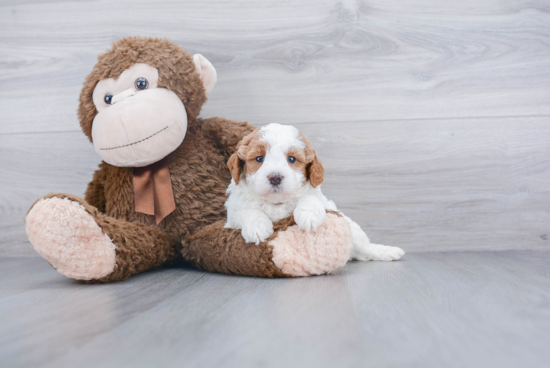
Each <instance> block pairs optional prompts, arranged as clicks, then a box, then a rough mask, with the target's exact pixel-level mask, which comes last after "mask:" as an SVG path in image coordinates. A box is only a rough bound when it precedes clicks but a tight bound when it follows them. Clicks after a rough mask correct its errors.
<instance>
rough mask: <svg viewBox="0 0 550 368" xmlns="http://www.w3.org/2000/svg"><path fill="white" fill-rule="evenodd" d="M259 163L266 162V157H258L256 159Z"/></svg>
mask: <svg viewBox="0 0 550 368" xmlns="http://www.w3.org/2000/svg"><path fill="white" fill-rule="evenodd" d="M256 161H257V162H264V156H258V157H256Z"/></svg>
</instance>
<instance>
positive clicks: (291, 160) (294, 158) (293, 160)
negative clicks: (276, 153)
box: [288, 156, 296, 164]
mask: <svg viewBox="0 0 550 368" xmlns="http://www.w3.org/2000/svg"><path fill="white" fill-rule="evenodd" d="M288 162H290V163H291V164H293V163H295V162H296V157H294V156H288Z"/></svg>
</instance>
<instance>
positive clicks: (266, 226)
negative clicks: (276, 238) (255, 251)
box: [241, 217, 273, 245]
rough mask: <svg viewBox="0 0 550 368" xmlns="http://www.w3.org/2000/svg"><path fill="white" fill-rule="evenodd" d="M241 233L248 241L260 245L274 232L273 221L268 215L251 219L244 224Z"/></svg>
mask: <svg viewBox="0 0 550 368" xmlns="http://www.w3.org/2000/svg"><path fill="white" fill-rule="evenodd" d="M241 234H242V236H243V238H244V240H245V241H246V242H247V243H254V244H256V245H258V244H260V243H261V242H263V241H265V240H266V239H267V238H269V237H270V236H271V234H273V222H271V220H270V219H269V218H267V217H258V218H255V219H251V220H249V221H248V223H247V224H245V225H244V226H243V229H242V231H241Z"/></svg>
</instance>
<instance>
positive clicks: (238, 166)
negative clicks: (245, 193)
mask: <svg viewBox="0 0 550 368" xmlns="http://www.w3.org/2000/svg"><path fill="white" fill-rule="evenodd" d="M227 167H228V168H229V171H231V177H232V178H233V180H235V184H236V185H239V179H240V178H241V173H242V172H243V162H242V161H241V159H239V152H235V153H234V154H232V155H231V157H229V161H227Z"/></svg>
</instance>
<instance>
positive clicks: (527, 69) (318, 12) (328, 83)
mask: <svg viewBox="0 0 550 368" xmlns="http://www.w3.org/2000/svg"><path fill="white" fill-rule="evenodd" d="M127 35H147V36H160V37H168V38H170V39H172V40H174V41H175V42H177V43H178V44H180V45H182V46H183V47H185V48H187V49H188V50H189V51H191V52H200V53H202V54H204V55H205V56H207V57H208V58H209V59H210V60H211V61H212V62H213V63H214V65H215V66H216V68H217V69H218V72H219V73H218V75H219V83H218V85H217V87H216V88H215V89H214V92H213V93H212V94H211V96H210V97H211V98H210V102H209V103H208V104H207V105H206V106H205V109H204V115H205V116H212V115H217V116H224V117H228V118H232V119H236V120H248V121H251V122H254V123H256V124H259V125H263V124H266V123H269V122H285V123H292V124H298V123H304V122H333V121H342V120H344V121H358V120H361V121H365V120H393V119H420V118H450V117H454V118H456V117H462V118H464V117H488V116H489V117H490V116H492V117H495V116H537V115H550V104H549V101H550V88H549V87H548V86H549V85H550V3H548V1H545V0H524V1H512V0H508V1H502V0H488V1H483V2H482V3H479V2H478V1H456V0H444V1H441V0H430V1H421V0H406V1H401V0H391V1H374V0H365V1H353V0H351V1H348V0H347V1H340V0H322V1H319V0H306V1H300V2H298V3H297V2H295V1H290V0H277V1H274V0H269V1H262V2H261V4H258V3H257V2H253V1H250V0H235V1H214V0H207V1H180V0H172V1H167V0H162V1H155V2H151V1H135V0H125V1H117V2H112V1H107V0H104V1H83V2H66V1H44V2H27V1H23V2H15V1H8V2H4V5H3V6H0V87H1V88H0V111H2V124H1V125H0V133H15V132H18V133H20V132H37V131H40V132H41V131H68V130H76V129H77V124H76V118H75V111H76V106H77V98H78V94H79V90H80V87H81V84H82V82H83V80H84V77H85V76H86V75H87V74H88V73H89V71H90V70H91V68H92V66H93V64H94V63H95V60H96V56H97V55H98V54H99V53H101V52H103V51H105V50H106V49H107V48H108V47H109V46H110V43H111V42H112V41H113V40H116V39H118V38H121V37H123V36H127Z"/></svg>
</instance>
